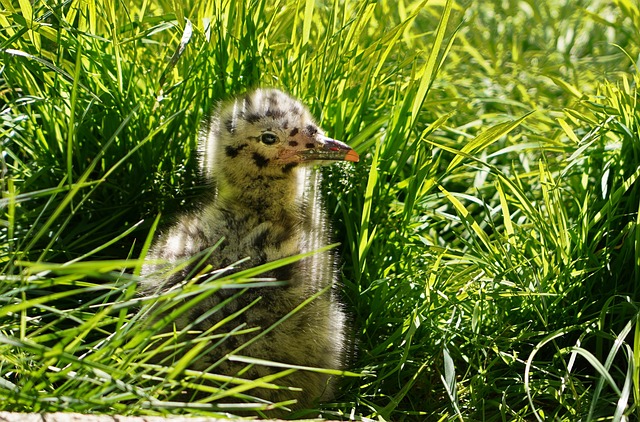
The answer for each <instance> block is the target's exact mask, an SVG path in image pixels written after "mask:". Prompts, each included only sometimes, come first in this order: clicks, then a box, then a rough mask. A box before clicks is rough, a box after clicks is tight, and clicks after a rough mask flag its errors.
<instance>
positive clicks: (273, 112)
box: [265, 108, 286, 119]
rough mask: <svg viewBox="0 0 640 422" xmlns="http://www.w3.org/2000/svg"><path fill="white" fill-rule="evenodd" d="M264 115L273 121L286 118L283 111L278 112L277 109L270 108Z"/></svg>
mask: <svg viewBox="0 0 640 422" xmlns="http://www.w3.org/2000/svg"><path fill="white" fill-rule="evenodd" d="M265 115H266V116H267V117H272V118H274V119H282V118H283V117H285V116H286V114H285V113H284V111H282V110H279V109H272V108H269V109H268V110H267V112H266V113H265Z"/></svg>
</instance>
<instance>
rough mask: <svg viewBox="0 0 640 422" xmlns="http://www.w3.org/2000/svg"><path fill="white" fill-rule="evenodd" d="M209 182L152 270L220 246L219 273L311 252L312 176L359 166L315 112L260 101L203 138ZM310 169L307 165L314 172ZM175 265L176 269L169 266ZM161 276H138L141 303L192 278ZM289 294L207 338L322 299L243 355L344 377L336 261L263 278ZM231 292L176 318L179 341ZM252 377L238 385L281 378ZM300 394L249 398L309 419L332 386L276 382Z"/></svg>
mask: <svg viewBox="0 0 640 422" xmlns="http://www.w3.org/2000/svg"><path fill="white" fill-rule="evenodd" d="M201 157H202V168H203V173H204V175H205V177H206V178H207V179H210V180H211V181H213V182H214V185H215V187H216V192H215V194H214V195H212V199H211V201H209V202H208V203H206V204H205V205H204V206H203V208H202V209H201V210H199V211H198V212H193V213H190V214H186V215H183V216H180V217H179V219H178V220H177V222H176V223H175V224H174V225H173V226H172V227H170V228H169V229H168V230H166V231H165V232H164V233H162V234H161V235H160V236H159V237H158V238H157V239H156V240H155V242H154V244H153V246H152V248H151V250H150V253H149V255H148V258H150V259H153V260H163V261H166V262H168V266H169V267H172V266H174V265H175V264H176V263H179V262H182V261H184V260H186V259H188V258H190V257H192V256H194V255H195V254H197V253H199V252H201V251H203V250H205V249H207V248H209V247H211V246H213V245H214V244H216V243H217V242H218V241H220V240H221V239H224V240H223V241H222V243H221V244H220V246H219V247H218V248H217V249H215V250H213V252H212V253H211V255H210V256H209V258H208V260H207V264H210V265H211V267H212V268H213V269H219V268H224V267H227V266H229V265H233V264H234V263H237V262H238V261H240V260H242V259H243V258H247V257H248V258H249V259H248V260H246V261H244V262H242V263H241V264H239V265H236V266H235V267H234V268H235V270H239V269H244V268H249V267H254V266H256V265H260V264H264V263H266V262H271V261H275V260H278V259H280V258H284V257H289V256H293V255H297V254H299V253H304V252H310V251H315V250H317V249H319V248H321V247H322V246H325V245H327V244H328V243H329V228H328V222H327V218H326V216H325V213H324V210H323V207H322V204H321V198H320V195H319V192H318V186H319V175H318V173H316V171H315V170H314V169H313V168H312V165H314V164H317V163H319V162H326V161H333V160H348V161H357V160H358V156H357V154H356V153H355V152H354V151H353V150H351V149H350V148H349V147H348V146H346V145H345V144H342V143H340V142H338V141H334V140H331V139H329V138H326V137H325V136H324V134H323V131H322V130H321V129H320V128H319V127H318V126H317V125H316V124H315V122H314V121H313V118H312V117H311V115H310V113H309V112H308V110H307V109H306V108H305V107H304V106H303V105H301V104H300V103H299V102H298V101H297V100H295V99H293V98H292V97H290V96H288V95H287V94H284V93H283V92H281V91H278V90H275V89H259V90H256V91H254V92H252V93H249V94H247V95H245V96H243V97H240V98H237V99H235V100H234V101H231V102H229V103H226V104H223V105H222V106H221V107H220V108H219V109H218V111H217V113H215V114H214V115H213V117H212V118H211V119H210V120H209V121H208V122H207V123H206V124H205V126H204V129H203V133H202V137H201ZM309 164H310V165H309ZM172 264H173V265H172ZM166 268H167V267H166V266H165V267H162V266H158V265H148V266H146V267H145V268H144V269H143V276H144V278H143V281H142V285H141V288H142V292H144V293H152V292H159V291H163V290H167V289H169V288H171V287H172V286H173V285H175V284H177V283H180V282H182V281H183V280H184V279H185V277H186V276H187V274H188V273H189V272H190V271H191V270H192V269H193V268H192V267H187V268H185V269H183V270H182V271H178V272H174V273H173V274H172V275H171V276H169V277H166V278H162V277H160V276H159V275H158V274H162V272H163V270H166ZM260 277H270V278H274V279H277V280H279V281H283V282H286V284H285V285H282V286H277V287H261V288H252V289H249V290H248V291H247V292H245V293H244V294H243V295H241V296H240V297H239V298H237V299H235V300H233V301H230V302H229V303H228V304H226V305H225V306H223V307H222V308H221V309H220V311H218V312H215V313H213V314H212V315H211V316H209V317H207V318H206V319H204V320H203V321H201V322H200V323H199V324H198V328H199V329H200V330H203V331H206V330H208V329H210V328H211V327H213V326H214V325H215V324H216V323H218V322H219V321H220V320H221V319H222V318H224V317H227V316H229V315H231V314H232V313H234V312H237V311H238V310H240V309H242V308H243V307H245V306H248V305H249V304H250V303H252V302H253V301H254V300H256V299H258V298H260V300H259V301H258V302H257V303H256V304H255V305H254V306H252V307H251V309H249V310H248V311H246V312H244V313H242V314H241V315H239V316H238V317H236V318H235V319H233V320H232V321H231V322H228V323H225V324H224V326H223V330H224V331H229V330H231V329H233V328H234V327H238V326H240V325H241V324H246V326H245V327H246V328H253V327H259V328H260V331H262V330H264V329H267V328H269V327H271V326H272V324H274V323H275V322H276V321H278V320H280V319H281V318H282V317H283V316H285V315H287V314H288V313H289V312H291V311H292V310H293V309H294V308H295V307H297V306H298V305H300V304H301V303H302V302H304V301H305V300H307V299H309V298H310V297H312V296H313V295H315V294H317V293H319V292H321V291H323V290H324V293H322V294H320V295H319V296H318V297H317V298H315V299H314V300H313V301H311V302H310V303H308V304H307V305H306V306H304V307H303V308H302V309H301V310H300V311H299V312H297V313H295V314H293V315H292V316H291V317H290V318H289V319H287V320H286V321H284V322H282V323H281V324H279V325H278V326H276V327H275V328H273V329H272V330H271V331H269V332H268V333H267V334H266V335H265V336H263V337H261V338H260V339H259V340H258V341H256V342H254V343H252V344H251V345H250V346H248V347H246V348H244V349H242V350H241V352H240V354H241V355H244V356H250V357H252V358H258V359H264V360H269V361H275V362H282V363H287V364H293V365H300V366H311V367H319V368H330V369H342V368H343V365H344V356H345V315H344V312H343V310H342V305H341V304H340V302H339V300H338V299H337V298H336V294H335V292H334V289H332V288H331V286H333V285H334V284H335V282H336V259H335V255H334V254H333V253H332V252H323V253H317V254H314V255H312V256H310V257H308V258H305V259H303V260H300V261H298V262H296V263H294V264H291V265H287V266H284V267H280V268H278V269H275V270H272V271H269V272H267V273H264V274H261V275H260ZM236 293H237V291H236V290H233V289H232V290H224V289H223V290H221V291H219V292H217V293H216V294H215V295H213V296H211V297H209V298H207V300H205V301H204V302H201V303H200V304H199V305H198V306H197V307H196V308H194V309H191V310H190V311H189V312H188V313H187V314H185V315H183V316H182V317H180V318H178V320H177V321H176V325H177V327H178V328H179V329H180V328H182V327H184V326H185V325H186V324H187V323H188V322H190V321H193V320H195V319H197V318H198V317H200V316H201V315H202V314H203V313H205V312H207V311H209V310H210V309H212V308H213V307H214V306H216V305H218V304H220V303H221V302H222V301H223V300H225V299H227V298H228V297H230V296H231V295H233V294H236ZM256 334H257V333H256V332H253V333H250V334H243V335H238V336H233V337H230V338H228V339H227V340H225V341H224V342H223V343H222V344H220V345H219V346H218V347H216V348H215V349H214V350H213V352H212V354H211V355H209V356H207V358H206V359H199V360H197V361H194V362H193V363H192V365H191V367H192V368H194V369H198V370H206V369H207V368H208V367H209V366H210V365H211V364H213V363H215V362H217V361H218V360H219V359H221V358H223V357H224V356H225V355H226V354H228V353H230V352H232V351H233V350H234V349H236V348H237V347H238V346H239V345H241V344H243V343H245V342H246V341H248V340H250V339H251V338H253V337H254V336H255V335H256ZM245 367H246V364H243V363H240V362H234V361H231V360H228V359H227V360H223V362H222V363H221V364H219V365H217V366H216V367H215V369H214V371H215V372H218V373H223V374H225V375H231V376H233V375H236V373H237V372H238V371H240V370H242V369H244V368H245ZM281 370H282V369H279V368H271V367H268V366H260V365H255V366H253V367H251V368H250V369H249V370H248V371H247V372H245V373H243V374H242V375H241V376H242V377H244V378H258V377H262V376H265V375H269V374H272V373H276V372H279V371H281ZM274 382H275V383H277V384H279V385H285V386H291V387H298V388H301V389H302V390H303V391H302V392H295V391H290V390H273V389H256V390H254V391H250V392H249V393H250V394H253V395H256V396H258V397H261V398H263V399H266V400H269V401H272V402H278V401H283V400H289V399H296V400H298V403H297V404H296V405H293V406H290V407H291V408H294V409H295V408H306V407H310V406H312V405H313V404H314V403H315V402H316V401H317V400H326V399H329V398H331V396H332V394H333V383H334V382H333V380H332V379H331V377H330V376H328V375H326V374H321V373H316V372H311V371H304V370H299V371H296V372H294V373H293V374H291V375H288V376H286V377H284V378H280V379H278V380H277V381H274Z"/></svg>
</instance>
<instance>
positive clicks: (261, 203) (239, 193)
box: [217, 172, 300, 221]
mask: <svg viewBox="0 0 640 422" xmlns="http://www.w3.org/2000/svg"><path fill="white" fill-rule="evenodd" d="M298 178H299V175H298V174H297V173H296V172H292V173H291V174H290V175H287V177H281V176H280V177H270V176H264V175H257V176H256V175H254V176H252V177H246V178H243V179H241V180H237V179H236V180H233V181H230V180H226V179H225V178H220V179H218V195H217V196H218V199H217V200H218V203H219V204H221V205H222V206H224V207H225V208H228V209H229V211H232V212H234V213H235V214H236V215H246V216H251V215H253V216H255V217H256V218H257V219H258V220H260V221H269V220H270V221H278V220H281V221H282V220H283V221H290V220H294V219H295V218H296V216H297V215H299V210H300V201H299V187H298Z"/></svg>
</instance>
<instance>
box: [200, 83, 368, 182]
mask: <svg viewBox="0 0 640 422" xmlns="http://www.w3.org/2000/svg"><path fill="white" fill-rule="evenodd" d="M212 122H213V123H212V126H211V127H210V128H209V132H208V134H207V137H206V139H205V145H204V151H203V152H204V159H205V162H204V166H205V169H206V170H207V171H208V172H212V173H213V174H220V173H221V172H224V174H225V175H227V176H231V177H233V176H234V175H237V176H243V175H244V176H247V175H249V176H252V175H253V176H262V177H272V178H281V177H286V176H287V175H288V174H290V173H291V171H292V170H293V169H294V168H295V167H297V166H299V165H305V164H323V163H326V162H331V161H353V162H357V161H358V160H359V157H358V154H357V153H356V152H355V151H354V150H353V149H351V147H349V146H348V145H346V144H345V143H343V142H340V141H336V140H334V139H331V138H328V137H326V136H325V135H324V132H323V131H322V129H321V128H319V127H318V125H317V124H316V123H315V122H314V120H313V118H312V117H311V114H310V113H309V111H308V110H307V108H306V107H305V106H303V105H302V104H301V103H300V102H299V101H297V100H296V99H294V98H292V97H290V96H289V95H287V94H285V93H283V92H281V91H279V90H276V89H258V90H255V91H253V92H251V93H249V94H246V95H244V96H242V97H239V98H237V99H235V100H234V101H232V102H230V103H227V104H226V105H223V106H222V107H221V108H220V109H219V111H218V115H217V116H215V118H214V120H212Z"/></svg>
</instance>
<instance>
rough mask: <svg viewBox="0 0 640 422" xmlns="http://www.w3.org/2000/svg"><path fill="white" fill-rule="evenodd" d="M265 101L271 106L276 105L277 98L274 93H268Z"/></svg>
mask: <svg viewBox="0 0 640 422" xmlns="http://www.w3.org/2000/svg"><path fill="white" fill-rule="evenodd" d="M267 101H268V102H269V105H272V106H276V105H278V99H277V98H276V96H275V95H274V94H272V95H269V96H268V97H267Z"/></svg>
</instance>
